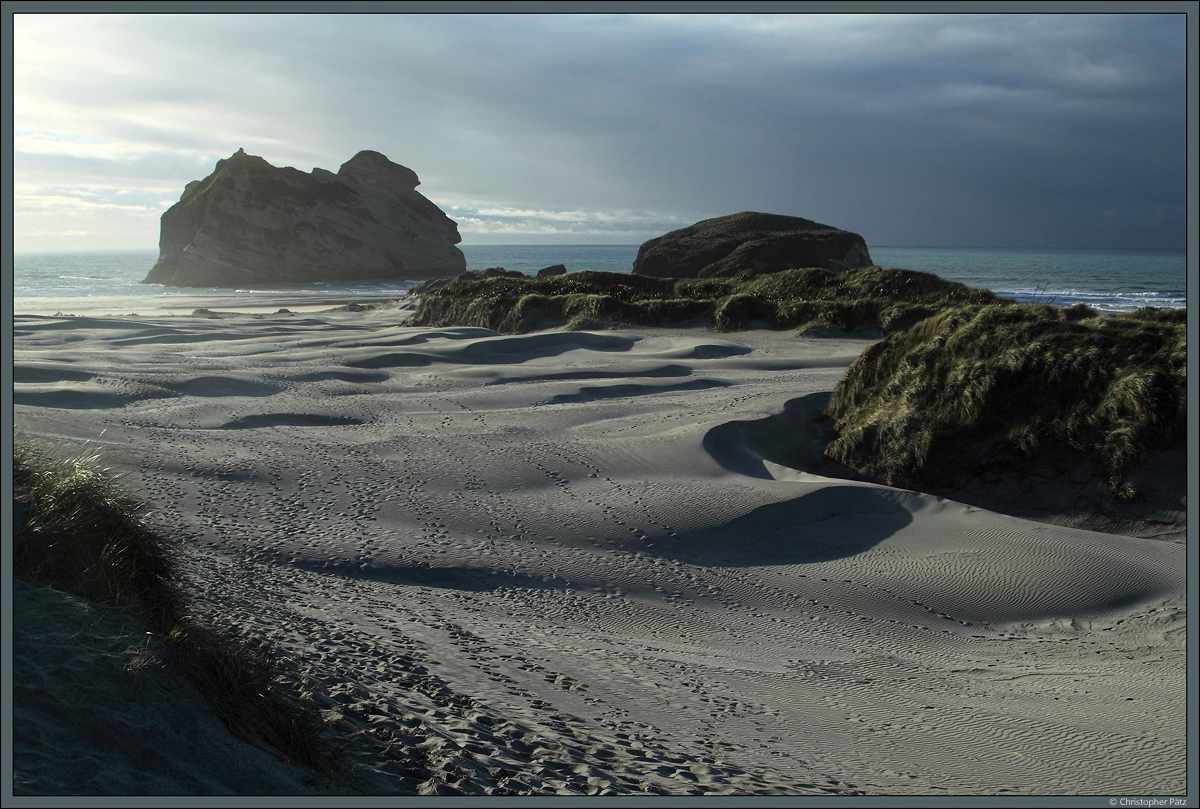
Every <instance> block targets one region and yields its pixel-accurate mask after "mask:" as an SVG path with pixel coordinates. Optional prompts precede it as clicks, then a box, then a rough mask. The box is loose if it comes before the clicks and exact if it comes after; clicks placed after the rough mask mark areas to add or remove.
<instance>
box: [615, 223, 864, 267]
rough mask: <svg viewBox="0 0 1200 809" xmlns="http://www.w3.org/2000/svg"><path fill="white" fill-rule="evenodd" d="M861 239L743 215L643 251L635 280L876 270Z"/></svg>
mask: <svg viewBox="0 0 1200 809" xmlns="http://www.w3.org/2000/svg"><path fill="white" fill-rule="evenodd" d="M871 264H872V261H871V255H870V254H869V253H868V252H867V244H866V242H864V241H863V238H862V236H859V235H858V234H857V233H850V232H848V231H845V230H838V229H837V228H833V227H830V226H829V225H822V224H820V223H817V222H812V221H809V220H808V219H801V218H800V217H798V216H781V215H779V214H769V213H754V212H751V211H744V212H742V213H735V214H732V215H730V216H721V217H717V218H716V219H705V220H704V221H703V222H697V223H696V224H694V225H692V226H690V227H686V228H683V229H681V230H673V231H671V232H670V233H668V234H666V235H664V236H659V237H658V238H657V239H651V240H650V241H648V242H646V243H645V244H643V245H642V246H641V248H640V249H639V250H638V254H637V259H635V260H634V262H633V272H634V274H635V275H649V276H654V277H656V278H716V277H722V276H730V275H738V274H739V273H742V272H752V273H761V272H776V271H778V270H788V269H795V268H801V267H820V268H822V269H828V270H847V269H853V268H855V267H869V266H871Z"/></svg>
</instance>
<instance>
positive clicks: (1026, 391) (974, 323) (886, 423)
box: [825, 304, 1187, 500]
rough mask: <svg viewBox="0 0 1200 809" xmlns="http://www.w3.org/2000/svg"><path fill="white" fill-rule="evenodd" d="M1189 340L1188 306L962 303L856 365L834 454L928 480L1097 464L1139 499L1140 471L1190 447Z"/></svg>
mask: <svg viewBox="0 0 1200 809" xmlns="http://www.w3.org/2000/svg"><path fill="white" fill-rule="evenodd" d="M1186 342H1187V336H1186V312H1184V311H1182V310H1154V309H1144V310H1139V311H1137V312H1131V313H1126V314H1117V315H1112V316H1109V317H1099V316H1098V315H1097V314H1096V313H1095V312H1093V311H1092V310H1090V309H1088V308H1087V307H1085V306H1082V305H1077V306H1074V307H1070V308H1066V309H1057V308H1054V307H1050V306H1022V305H1015V304H994V305H987V306H961V307H954V308H948V309H946V310H944V311H942V312H939V313H937V314H935V315H934V316H932V317H929V318H928V319H926V320H923V321H921V322H920V323H918V324H916V325H914V326H912V327H911V328H908V329H906V330H904V331H901V332H897V333H895V334H892V335H890V336H889V337H887V338H886V339H884V340H882V341H880V342H879V343H876V344H875V345H873V346H871V347H870V348H869V349H867V351H865V352H864V353H863V354H862V356H860V357H859V358H858V359H857V360H856V361H855V362H854V363H853V364H852V365H851V366H850V368H849V369H848V371H847V373H846V375H845V377H844V378H843V379H842V381H841V382H840V383H839V384H838V386H837V388H836V389H835V391H834V392H833V395H832V397H831V399H830V403H829V406H828V408H827V410H826V416H828V417H829V418H830V419H831V420H832V424H833V428H834V429H835V431H836V438H834V440H832V441H831V442H830V443H829V445H828V446H827V448H826V451H825V454H826V456H827V457H828V458H831V459H833V460H834V461H837V462H839V463H842V464H845V465H846V466H849V467H852V468H854V469H856V470H859V471H861V472H864V473H866V474H868V475H869V476H872V477H874V478H877V479H881V480H883V481H885V482H887V483H891V484H896V485H906V486H914V487H919V486H926V487H928V486H937V485H939V484H949V483H951V482H953V481H955V480H958V481H961V480H963V479H964V478H966V477H969V476H971V475H973V474H977V473H978V472H980V471H981V470H988V471H989V473H993V474H994V473H997V472H1012V473H1016V474H1022V473H1024V472H1033V471H1038V472H1044V471H1045V470H1046V469H1047V468H1053V469H1057V470H1060V471H1064V472H1065V471H1067V470H1078V469H1079V468H1081V465H1083V466H1084V467H1086V468H1088V469H1090V470H1091V473H1090V474H1091V476H1092V477H1093V478H1095V479H1096V480H1098V482H1101V483H1103V484H1104V485H1105V486H1107V488H1108V489H1109V491H1110V492H1111V493H1112V494H1113V495H1116V496H1117V497H1118V498H1120V499H1125V500H1129V499H1133V498H1136V497H1137V495H1138V493H1137V491H1136V489H1135V487H1133V486H1131V485H1130V484H1129V482H1128V481H1127V479H1126V476H1127V475H1128V473H1129V472H1130V470H1132V469H1133V468H1134V467H1136V466H1137V465H1138V464H1140V463H1142V462H1143V461H1144V460H1146V458H1147V457H1148V455H1149V454H1150V453H1154V452H1156V451H1162V450H1182V449H1183V443H1184V439H1185V437H1186V427H1185V419H1186V412H1187V395H1186V387H1187V384H1186V383H1187V380H1186V362H1187V347H1186ZM1180 489H1181V492H1182V482H1181V483H1180Z"/></svg>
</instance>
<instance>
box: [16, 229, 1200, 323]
mask: <svg viewBox="0 0 1200 809" xmlns="http://www.w3.org/2000/svg"><path fill="white" fill-rule="evenodd" d="M459 247H460V249H462V251H463V254H464V256H465V257H466V260H467V269H469V270H482V269H486V268H488V267H504V268H505V269H509V270H516V271H519V272H523V273H526V274H528V275H533V274H536V273H537V271H538V270H540V269H542V268H544V267H548V266H553V265H555V264H563V265H565V266H566V268H567V271H568V272H575V271H580V270H596V271H602V272H616V273H629V272H632V268H633V261H634V259H635V258H636V256H637V251H638V248H639V247H640V245H637V244H524V245H519V244H501V245H486V244H460V245H459ZM870 249H871V258H872V260H873V261H874V263H875V264H877V265H878V266H881V267H896V268H902V269H908V270H915V271H920V272H929V273H932V274H934V275H937V276H940V277H941V278H944V279H946V280H949V281H956V282H959V283H962V284H966V285H967V286H970V287H976V288H983V289H989V290H991V291H992V292H994V293H995V294H996V295H998V296H999V297H1002V298H1007V299H1011V300H1015V301H1017V302H1019V303H1053V304H1056V305H1072V304H1075V303H1083V304H1086V305H1088V306H1091V307H1093V308H1095V309H1096V310H1097V311H1100V312H1103V313H1111V312H1118V311H1131V310H1134V309H1138V308H1141V307H1143V306H1154V307H1158V308H1169V309H1184V308H1187V279H1186V267H1187V255H1186V250H1180V249H1175V248H1031V247H1004V248H982V247H940V246H939V247H911V246H896V247H892V246H886V245H880V246H877V247H874V248H870ZM157 256H158V250H157V249H152V248H140V249H136V250H118V249H103V250H61V251H14V253H13V257H14V265H13V266H14V273H13V297H14V298H15V299H16V300H23V301H24V300H30V299H35V300H52V299H56V298H92V299H108V298H128V297H139V298H158V297H161V298H166V299H170V298H175V297H182V296H194V295H209V294H211V295H221V296H228V295H231V294H232V295H245V296H259V295H263V294H285V295H295V296H297V297H306V296H311V295H318V294H319V295H323V296H329V295H338V296H344V297H347V298H351V299H353V298H356V297H365V296H370V297H378V296H388V295H396V296H402V295H404V294H406V293H407V292H408V291H409V290H410V289H412V288H413V287H414V286H416V285H417V284H418V283H420V281H421V280H423V279H411V280H404V281H375V282H356V283H349V284H347V283H338V282H318V283H314V284H295V285H293V284H270V285H266V286H255V287H242V288H195V287H166V286H162V285H158V284H143V283H141V281H142V279H143V278H145V277H146V274H147V273H148V272H149V270H150V268H151V267H152V266H153V264H154V262H155V260H156V259H157Z"/></svg>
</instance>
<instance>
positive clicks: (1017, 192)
mask: <svg viewBox="0 0 1200 809" xmlns="http://www.w3.org/2000/svg"><path fill="white" fill-rule="evenodd" d="M12 22H13V35H14V36H13V42H14V60H13V62H14V74H13V84H14V115H15V120H14V198H15V217H14V229H15V237H16V247H17V249H64V248H79V249H86V248H96V247H128V248H141V247H144V248H153V247H154V246H155V245H156V244H157V238H158V217H159V216H160V215H161V213H162V211H163V210H165V209H166V208H167V207H169V206H170V205H171V204H172V203H173V202H174V201H175V200H177V199H178V196H179V194H180V192H181V191H182V189H183V186H184V185H185V184H186V183H187V182H189V181H190V180H194V179H197V178H200V177H203V176H205V175H207V174H208V173H209V172H210V171H211V170H212V168H213V164H214V163H215V162H216V160H218V159H221V158H223V157H227V156H229V155H230V154H231V153H233V152H234V151H236V150H237V149H238V148H245V149H246V150H247V151H248V152H250V153H252V154H259V155H262V156H263V157H265V158H266V159H267V160H269V161H270V162H272V163H274V164H276V165H290V166H295V167H297V168H300V169H303V170H309V169H311V168H313V167H314V166H321V167H324V168H329V169H333V170H336V169H337V167H338V166H339V165H340V164H341V163H342V162H344V161H346V160H348V159H349V158H350V157H351V156H353V155H354V154H355V153H356V152H357V151H359V150H361V149H374V150H376V151H379V152H382V153H384V154H386V155H387V156H388V157H389V158H391V159H392V160H394V161H396V162H398V163H402V164H404V165H406V166H408V167H410V168H412V169H413V170H414V171H416V172H417V174H418V175H419V176H420V178H421V181H422V186H421V190H422V192H423V193H424V194H425V195H426V196H428V197H429V198H430V199H432V200H433V201H434V202H436V203H438V204H439V205H440V206H441V207H442V208H443V209H444V210H445V211H446V212H447V213H448V214H449V215H450V216H451V217H452V218H454V219H455V220H456V221H458V222H459V225H460V230H461V232H462V233H463V237H464V241H465V242H466V243H468V244H489V243H490V244H498V243H556V242H557V243H606V242H607V243H626V244H631V243H638V242H641V241H643V240H645V239H647V238H650V237H652V236H656V235H658V234H660V233H662V232H664V231H666V230H670V229H673V228H676V227H680V226H682V225H685V224H690V223H691V222H694V221H696V220H699V219H703V218H707V217H711V216H720V215H723V214H728V213H733V212H736V211H741V210H758V211H768V212H772V213H783V214H791V215H797V216H804V217H807V218H810V219H815V220H818V221H821V222H826V223H829V224H833V225H836V226H838V227H842V228H846V229H849V230H854V231H857V232H858V233H861V234H862V235H863V236H864V237H865V238H866V239H867V242H868V243H869V244H872V245H892V246H900V245H933V246H936V245H940V246H1000V247H1002V246H1023V247H1170V248H1180V247H1183V246H1184V244H1185V241H1186V224H1185V223H1186V214H1185V208H1186V141H1187V117H1186V88H1185V76H1186V56H1187V41H1186V17H1185V16H1184V15H1183V14H1157V15H1155V14H1146V15H1138V14H1121V15H1101V14H1082V15H1048V14H1014V15H997V14H986V15H983V14H981V15H954V14H949V15H928V14H908V15H857V14H856V15H814V14H792V15H771V16H762V15H710V14H704V15H678V16H676V15H580V14H562V15H528V14H507V15H465V14H464V15H459V14H421V15H418V14H404V15H375V14H361V15H279V16H272V15H218V14H209V15H133V16H125V15H64V14H44V15H43V14H16V15H14V16H13V18H12Z"/></svg>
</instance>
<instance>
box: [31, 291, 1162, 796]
mask: <svg viewBox="0 0 1200 809" xmlns="http://www.w3.org/2000/svg"><path fill="white" fill-rule="evenodd" d="M399 319H400V317H399V316H398V313H397V312H396V311H395V310H379V311H375V312H366V313H335V312H327V313H316V314H312V313H306V314H305V315H304V316H296V315H291V316H289V315H280V316H275V317H272V316H250V315H243V316H240V317H230V318H219V319H211V318H203V317H195V318H189V317H138V318H104V317H86V318H85V317H78V318H53V317H41V316H18V317H17V318H16V322H15V332H16V337H15V338H14V340H15V346H16V348H15V356H14V363H15V379H16V383H15V402H16V426H17V429H18V431H19V432H21V433H23V434H25V435H27V436H29V437H32V438H41V439H45V440H52V441H56V442H60V445H62V446H66V447H69V446H71V445H77V444H79V443H81V442H83V441H90V442H91V443H92V445H93V446H95V447H96V448H98V449H99V450H100V451H101V452H102V454H103V458H104V460H105V462H106V463H107V464H109V465H111V466H113V467H115V468H117V469H119V470H121V471H123V472H125V473H126V474H127V477H126V482H127V483H128V484H129V485H131V486H133V487H135V490H136V492H137V493H138V494H139V495H141V496H143V497H144V498H145V499H147V500H148V501H149V502H151V503H152V504H153V506H154V507H155V509H156V511H157V515H158V519H159V520H160V521H161V523H162V524H164V525H168V526H172V527H173V528H175V529H176V530H177V531H178V533H179V536H180V539H181V541H182V542H184V543H185V544H186V545H187V547H188V549H189V552H190V556H189V559H190V561H189V564H190V566H191V572H192V575H193V578H194V579H195V580H196V581H197V582H198V584H199V585H200V586H201V588H202V590H203V594H204V599H205V603H206V604H207V605H208V606H209V608H210V609H211V610H212V611H213V612H214V613H219V614H222V615H226V616H229V617H232V618H233V619H235V620H237V621H239V622H240V623H242V624H243V625H245V626H246V627H248V628H249V629H251V630H252V631H255V632H259V633H261V634H263V635H266V636H268V637H270V638H271V639H272V640H273V641H274V642H275V643H276V644H277V645H278V646H279V647H280V648H281V649H283V650H284V651H285V652H286V654H287V656H288V657H289V658H290V660H291V665H292V669H293V671H294V673H295V676H296V677H298V678H300V679H301V680H303V682H304V683H305V684H306V685H305V687H306V688H307V689H308V690H309V691H310V692H311V694H312V696H313V699H314V700H317V701H318V702H319V703H320V704H321V705H322V706H323V707H325V708H327V709H328V710H329V711H330V712H331V715H336V716H337V717H339V718H338V719H337V720H336V722H335V724H334V725H333V729H334V730H335V731H336V732H337V733H338V734H340V736H341V737H342V738H345V739H347V740H348V743H349V745H350V747H349V751H348V752H349V756H350V760H351V764H352V767H351V773H350V775H348V776H347V781H346V783H344V784H342V785H341V787H334V788H335V789H337V788H342V787H344V788H347V789H350V788H353V789H355V790H359V791H365V792H372V793H381V794H389V793H399V792H420V793H422V794H454V793H463V794H481V793H487V794H516V793H550V794H598V793H611V794H626V793H649V794H793V795H803V794H856V793H876V794H1110V793H1112V794H1115V793H1120V794H1155V795H1167V794H1180V793H1182V792H1183V791H1184V790H1185V763H1186V762H1185V756H1186V743H1185V717H1184V715H1183V712H1182V710H1181V709H1180V706H1181V705H1182V704H1183V697H1184V688H1185V666H1184V640H1185V637H1184V636H1185V627H1186V617H1185V616H1186V613H1185V599H1184V584H1185V582H1184V549H1183V547H1182V546H1180V545H1178V544H1173V543H1165V542H1159V541H1153V540H1139V539H1134V538H1129V537H1119V536H1113V535H1107V534H1098V533H1091V532H1085V531H1079V530H1074V529H1070V528H1063V527H1058V526H1052V525H1046V524H1041V523H1032V522H1028V521H1025V520H1020V519H1017V518H1013V517H1008V516H1003V515H999V514H995V513H992V512H988V511H986V510H983V509H980V508H975V507H971V506H966V505H962V504H959V503H956V502H953V501H950V500H944V499H940V498H937V497H933V496H931V495H926V494H920V493H916V492H908V491H904V490H899V489H893V488H889V487H884V486H878V485H874V484H870V483H863V482H854V481H847V480H834V479H830V478H824V477H820V476H817V475H813V474H808V473H805V472H804V471H802V470H801V471H797V470H798V468H799V460H801V459H802V458H803V457H804V456H805V452H806V451H807V450H805V447H804V436H806V435H807V436H808V438H809V439H811V438H812V437H813V436H814V435H815V432H813V429H815V428H811V427H810V425H811V417H812V415H813V412H814V409H816V408H817V406H818V405H819V403H820V401H821V396H822V395H824V394H827V393H828V391H830V390H832V388H833V385H834V384H835V383H836V381H837V379H838V378H840V376H841V373H842V372H843V371H844V369H845V367H846V366H847V365H848V364H849V363H850V362H851V361H852V360H853V359H854V357H856V356H857V355H858V354H859V353H860V352H861V351H862V350H863V349H864V348H865V347H866V346H867V345H868V344H869V341H867V340H857V339H798V338H795V337H792V336H791V335H789V334H786V333H773V332H766V331H754V332H741V333H735V334H718V333H715V332H709V331H705V330H700V329H690V330H689V329H679V330H669V329H639V330H637V331H636V332H619V331H610V332H594V333H593V332H541V333H534V334H529V335H519V336H502V335H497V334H495V333H493V332H490V331H488V330H484V329H473V328H455V329H444V328H443V329H433V328H428V329H423V328H408V327H404V326H403V325H401V324H399V323H398V320H399ZM764 424H765V425H766V427H765V428H764V427H763V426H762V425H764ZM747 425H758V426H755V427H753V428H750V427H747ZM805 430H809V433H805V432H804V431H805ZM789 435H799V436H800V438H799V439H794V440H793V443H792V444H789V443H788V436H789ZM797 442H798V443H797ZM789 464H792V465H789Z"/></svg>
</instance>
